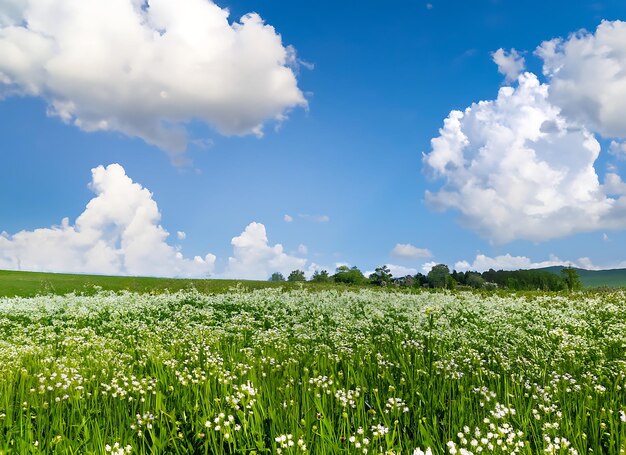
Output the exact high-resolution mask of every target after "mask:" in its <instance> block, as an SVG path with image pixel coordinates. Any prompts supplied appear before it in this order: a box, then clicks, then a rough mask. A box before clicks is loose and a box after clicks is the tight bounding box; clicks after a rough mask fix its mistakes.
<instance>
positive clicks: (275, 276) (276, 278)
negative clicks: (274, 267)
mask: <svg viewBox="0 0 626 455" xmlns="http://www.w3.org/2000/svg"><path fill="white" fill-rule="evenodd" d="M269 281H273V282H280V281H285V277H284V276H283V274H282V273H280V272H274V273H272V276H271V277H270V279H269Z"/></svg>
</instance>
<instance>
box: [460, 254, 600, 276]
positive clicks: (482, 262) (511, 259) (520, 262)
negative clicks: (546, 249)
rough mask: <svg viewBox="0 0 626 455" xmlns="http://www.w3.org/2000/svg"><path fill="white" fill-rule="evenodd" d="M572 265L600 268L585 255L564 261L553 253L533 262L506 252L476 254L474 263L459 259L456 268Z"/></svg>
mask: <svg viewBox="0 0 626 455" xmlns="http://www.w3.org/2000/svg"><path fill="white" fill-rule="evenodd" d="M570 265H571V266H572V267H580V268H583V269H587V270H598V267H597V266H595V265H594V264H593V263H592V262H591V260H590V259H589V258H586V257H583V258H579V259H578V260H576V261H564V260H562V259H559V258H558V257H556V256H553V255H551V256H550V257H549V259H548V260H546V261H540V262H533V261H532V260H531V259H530V258H528V257H526V256H512V255H510V254H508V253H507V254H504V255H501V256H496V257H489V256H486V255H484V254H478V255H476V258H475V259H474V261H473V262H472V263H469V262H468V261H458V262H456V263H455V264H454V269H455V270H457V271H459V272H465V271H468V270H472V271H477V272H484V271H485V270H489V269H494V270H520V269H524V270H528V269H540V268H543V267H552V266H570Z"/></svg>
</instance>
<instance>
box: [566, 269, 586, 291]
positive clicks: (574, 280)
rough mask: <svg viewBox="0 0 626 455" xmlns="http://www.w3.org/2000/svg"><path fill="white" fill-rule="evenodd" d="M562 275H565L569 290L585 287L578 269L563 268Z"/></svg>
mask: <svg viewBox="0 0 626 455" xmlns="http://www.w3.org/2000/svg"><path fill="white" fill-rule="evenodd" d="M561 275H563V281H564V282H565V285H566V286H567V289H568V290H569V291H578V290H580V289H582V288H583V284H582V282H581V281H580V276H579V275H578V271H577V270H576V269H575V268H574V267H571V266H570V267H564V268H562V269H561Z"/></svg>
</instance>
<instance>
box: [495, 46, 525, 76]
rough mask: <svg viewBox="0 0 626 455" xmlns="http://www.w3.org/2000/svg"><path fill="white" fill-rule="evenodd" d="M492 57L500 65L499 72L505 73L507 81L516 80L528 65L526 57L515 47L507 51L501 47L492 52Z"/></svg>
mask: <svg viewBox="0 0 626 455" xmlns="http://www.w3.org/2000/svg"><path fill="white" fill-rule="evenodd" d="M491 58H492V59H493V61H494V63H495V64H496V65H498V72H499V73H500V74H503V75H504V78H505V81H506V82H507V83H510V82H514V81H516V80H517V78H518V77H519V75H520V74H522V71H524V67H525V65H526V62H525V60H524V57H522V56H521V55H520V54H519V53H518V52H517V51H516V50H515V49H511V50H510V51H509V52H507V51H505V50H504V49H502V48H500V49H498V50H497V51H495V52H493V53H492V54H491Z"/></svg>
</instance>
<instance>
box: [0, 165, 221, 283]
mask: <svg viewBox="0 0 626 455" xmlns="http://www.w3.org/2000/svg"><path fill="white" fill-rule="evenodd" d="M90 187H91V189H92V190H93V191H94V192H95V194H96V196H95V197H94V198H93V199H92V200H91V201H89V203H88V204H87V207H86V208H85V210H84V211H83V213H82V214H81V215H80V216H79V217H78V218H77V219H76V222H75V223H74V224H73V225H72V224H70V222H69V219H68V218H64V219H63V221H62V222H61V224H60V225H59V226H52V227H51V228H42V229H36V230H34V231H21V232H18V233H16V234H14V235H8V234H6V233H5V234H4V235H2V236H0V269H10V270H31V271H46V272H69V273H98V274H111V275H145V276H172V277H199V276H205V277H206V276H207V275H208V274H210V273H212V271H213V269H214V265H215V256H214V255H212V254H207V255H206V256H205V257H204V258H202V257H199V256H196V257H195V258H193V259H187V258H185V257H183V255H182V253H181V252H179V251H177V250H176V249H175V248H173V247H172V246H170V245H168V244H167V242H166V241H167V238H168V236H169V234H168V232H167V231H166V230H165V229H163V227H162V226H161V225H160V224H159V221H160V219H161V214H160V213H159V209H158V207H157V204H156V202H155V201H154V200H153V199H152V194H151V193H150V192H149V191H148V190H147V189H146V188H143V187H142V186H141V185H139V184H138V183H135V182H133V181H132V180H131V179H130V178H129V177H128V176H127V175H126V173H125V171H124V168H122V166H120V165H119V164H111V165H109V166H107V167H103V166H98V167H97V168H95V169H92V181H91V185H90Z"/></svg>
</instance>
